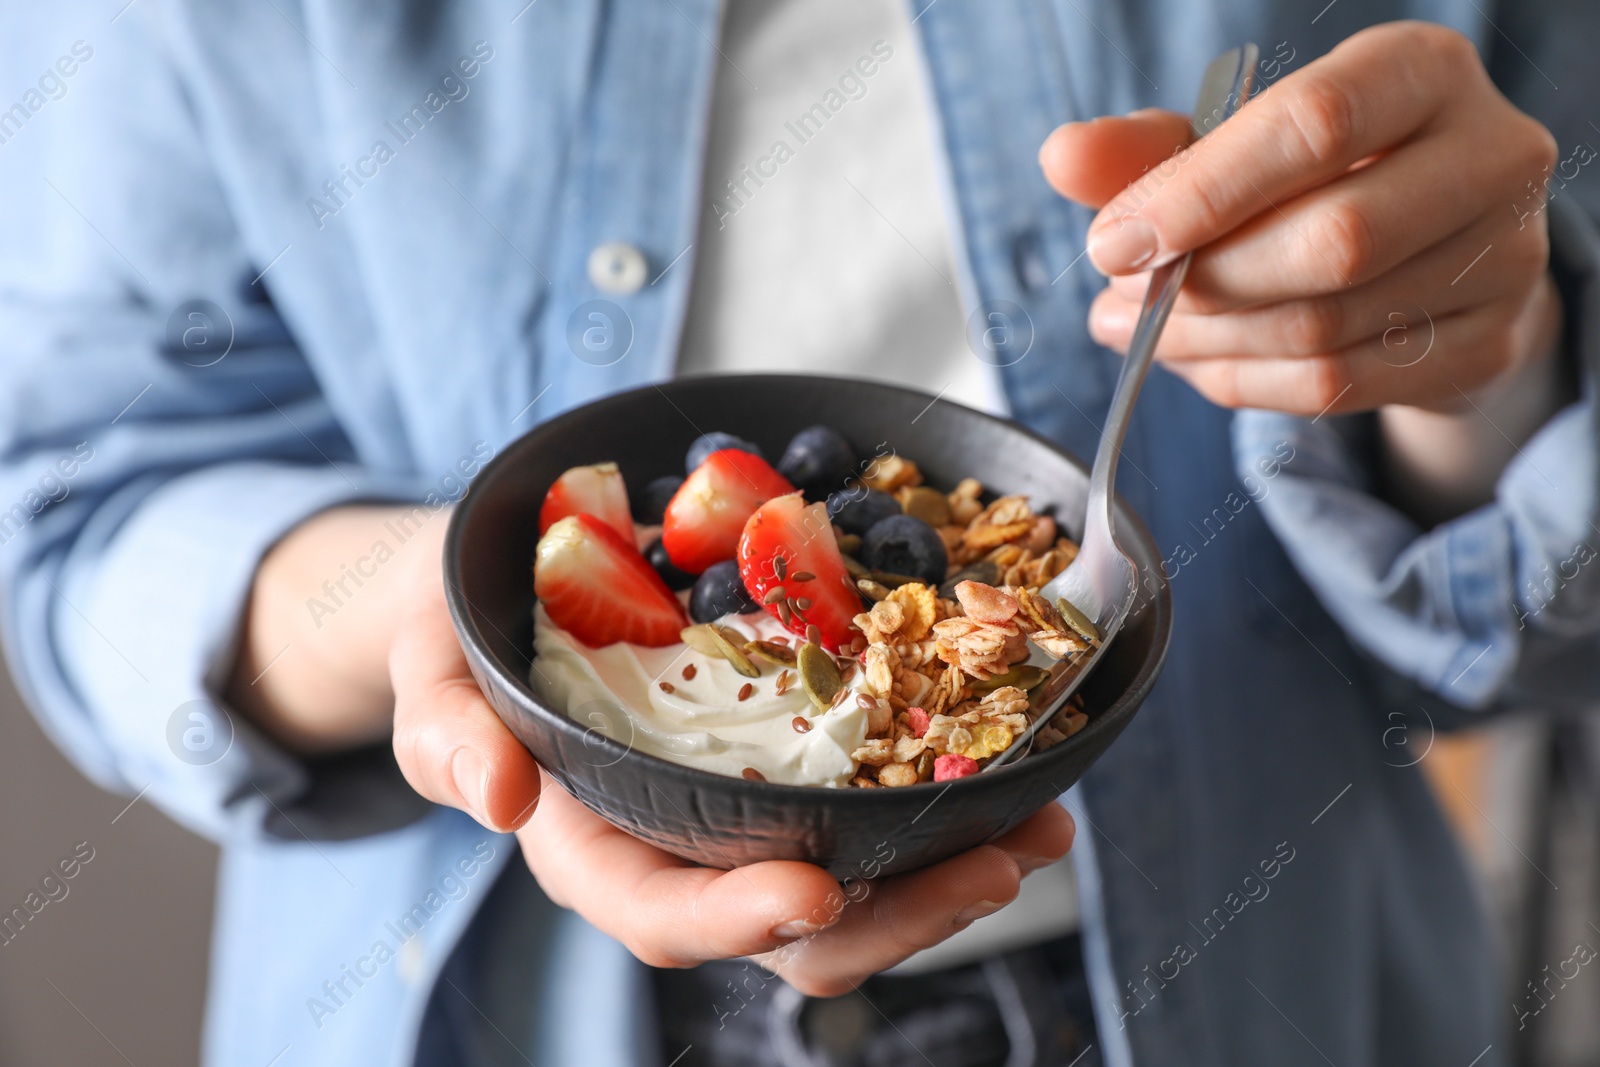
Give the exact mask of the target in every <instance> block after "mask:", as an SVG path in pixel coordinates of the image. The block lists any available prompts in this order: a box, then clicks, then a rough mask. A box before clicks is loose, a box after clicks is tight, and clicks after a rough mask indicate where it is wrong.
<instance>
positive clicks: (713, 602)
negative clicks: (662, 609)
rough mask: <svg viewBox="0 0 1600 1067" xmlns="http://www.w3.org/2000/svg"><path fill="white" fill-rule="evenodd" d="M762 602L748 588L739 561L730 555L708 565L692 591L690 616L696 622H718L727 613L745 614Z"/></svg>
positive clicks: (690, 595)
mask: <svg viewBox="0 0 1600 1067" xmlns="http://www.w3.org/2000/svg"><path fill="white" fill-rule="evenodd" d="M760 606H761V605H759V604H757V603H756V602H755V600H754V599H753V598H752V597H751V596H750V594H749V593H748V592H747V591H746V590H745V587H744V579H743V578H741V577H740V576H739V564H737V563H735V562H734V561H733V560H731V559H725V560H723V561H722V562H721V563H713V564H712V565H711V566H709V567H707V568H706V571H705V573H704V574H702V575H701V576H700V577H699V578H698V579H696V581H695V583H694V592H692V593H690V594H689V618H691V619H693V620H694V621H695V622H715V621H716V620H718V619H720V618H722V616H724V615H729V614H735V615H743V614H744V613H745V612H747V611H754V610H756V608H758V607H760Z"/></svg>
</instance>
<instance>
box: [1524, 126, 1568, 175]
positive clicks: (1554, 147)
mask: <svg viewBox="0 0 1600 1067" xmlns="http://www.w3.org/2000/svg"><path fill="white" fill-rule="evenodd" d="M1522 126H1523V128H1524V130H1525V137H1526V140H1527V153H1528V156H1529V160H1530V161H1531V163H1532V164H1533V166H1534V168H1535V169H1538V170H1546V169H1548V168H1550V167H1553V166H1555V165H1556V159H1557V158H1559V157H1560V155H1561V145H1560V143H1559V142H1557V141H1556V137H1555V134H1553V133H1551V132H1550V131H1549V129H1547V128H1546V127H1545V125H1544V123H1542V122H1540V121H1538V120H1537V119H1533V118H1529V117H1527V116H1526V115H1524V116H1522Z"/></svg>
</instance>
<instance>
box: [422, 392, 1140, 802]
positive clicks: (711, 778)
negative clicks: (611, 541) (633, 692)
mask: <svg viewBox="0 0 1600 1067" xmlns="http://www.w3.org/2000/svg"><path fill="white" fill-rule="evenodd" d="M790 380H799V381H804V382H808V383H813V384H814V383H816V382H818V381H825V382H834V383H839V384H848V385H849V386H850V387H851V388H869V389H878V390H883V391H886V392H891V393H899V394H903V395H907V396H914V397H917V398H923V399H928V400H929V401H930V403H929V405H928V407H929V408H930V409H931V408H932V407H933V405H934V404H935V403H939V402H940V401H943V402H945V403H948V404H951V405H952V406H954V407H959V408H961V409H962V410H963V411H964V412H966V413H969V414H971V415H974V416H977V417H978V418H981V419H983V420H986V421H988V422H991V423H995V424H998V425H999V426H1001V427H1003V428H1004V429H1005V430H1007V431H1008V432H1011V433H1016V434H1021V435H1022V436H1024V437H1027V438H1029V439H1031V440H1033V441H1034V442H1036V443H1038V444H1040V445H1043V446H1044V447H1045V448H1047V449H1049V450H1050V451H1052V452H1054V453H1056V454H1057V455H1058V456H1060V457H1061V458H1062V459H1064V460H1066V461H1067V462H1068V463H1070V464H1071V465H1072V466H1074V467H1077V468H1078V469H1079V470H1080V471H1081V472H1083V474H1084V477H1085V479H1086V480H1087V478H1088V474H1089V467H1088V465H1087V464H1086V463H1084V462H1083V460H1082V459H1080V458H1079V457H1078V456H1076V455H1075V454H1073V453H1072V452H1070V451H1068V450H1067V449H1066V448H1064V447H1063V446H1062V445H1060V444H1059V443H1057V442H1056V441H1053V440H1051V439H1050V438H1048V437H1046V436H1044V435H1043V434H1041V433H1038V432H1037V431H1035V430H1033V429H1032V428H1031V427H1029V426H1026V425H1024V424H1023V423H1020V422H1017V421H1015V420H1013V419H1009V418H1004V417H1001V416H998V415H992V414H990V413H989V412H986V411H981V410H979V409H977V408H971V407H967V406H966V405H964V404H960V403H958V402H956V401H952V400H948V399H945V398H944V397H942V396H936V395H934V394H931V393H925V392H923V391H921V390H918V389H912V388H910V387H908V386H904V385H898V384H895V383H892V382H883V381H878V380H875V379H870V378H845V377H841V376H839V375H831V374H777V373H773V374H765V373H754V374H718V375H701V376H691V377H688V378H678V379H671V380H669V381H667V382H651V383H647V384H645V385H641V386H636V387H634V388H631V389H622V390H618V391H616V392H612V393H606V394H604V395H602V396H598V397H595V398H594V399H592V400H589V401H587V402H586V403H583V404H580V405H578V406H576V407H573V408H569V409H568V410H566V411H563V412H561V413H560V414H557V415H555V416H552V417H551V418H549V419H546V420H545V421H543V422H541V423H539V424H538V425H537V426H534V427H533V428H531V429H529V430H528V431H526V432H525V433H522V434H520V435H518V436H517V437H515V438H513V439H512V440H510V441H508V442H506V443H505V444H504V445H503V446H501V448H500V449H499V451H498V452H497V453H496V454H495V456H494V457H493V458H492V459H490V461H489V462H488V463H486V464H485V465H484V466H483V468H482V469H481V470H480V471H479V472H478V473H477V475H476V476H475V477H474V478H473V479H472V482H471V484H470V485H469V486H468V489H467V492H466V494H465V495H464V496H463V497H462V499H461V501H460V502H459V503H458V504H457V505H456V506H455V508H454V509H453V510H452V512H451V515H450V525H449V527H448V529H447V530H446V533H445V542H444V561H443V562H444V582H445V600H446V603H447V605H448V607H449V610H450V619H451V622H452V624H453V625H454V628H455V631H456V636H457V639H458V640H459V641H460V642H461V643H462V645H463V651H464V652H465V653H466V654H467V657H468V659H469V661H476V662H478V663H480V664H481V665H482V667H483V669H484V670H486V671H489V672H490V673H492V674H493V675H494V676H495V677H496V679H497V680H498V681H499V683H500V685H501V688H502V689H503V690H504V691H505V692H507V693H508V694H510V695H511V696H512V697H513V698H514V699H515V701H516V703H517V705H518V706H519V708H520V709H521V710H522V711H523V712H524V713H526V714H531V715H532V716H533V717H534V718H536V719H538V720H540V721H541V722H542V723H544V724H545V725H546V726H547V727H551V728H554V729H555V730H557V731H559V732H561V733H563V734H565V735H567V737H568V738H569V739H570V740H572V741H574V742H576V743H579V744H590V745H592V744H594V742H591V741H586V740H585V739H586V738H588V737H590V736H591V735H597V736H598V737H599V750H600V751H609V750H612V749H615V750H617V759H616V760H614V761H613V762H612V763H610V764H606V765H604V766H605V767H615V766H620V765H621V764H622V761H623V760H625V759H628V758H629V757H630V756H631V757H633V758H634V759H641V758H642V759H644V760H647V761H648V765H649V766H652V767H653V768H654V770H653V771H652V773H656V774H666V775H667V776H668V777H671V778H675V779H679V780H680V781H686V784H689V785H693V784H695V783H701V784H710V783H712V782H716V783H723V786H722V787H723V788H729V787H730V786H729V785H728V783H736V785H733V786H731V788H735V789H737V788H741V787H742V788H744V789H747V790H751V791H754V793H756V794H757V795H761V794H765V795H767V796H769V797H772V798H782V797H796V798H798V797H802V796H804V797H811V798H813V799H819V798H824V797H826V798H842V797H845V796H850V795H852V794H864V795H865V796H866V797H867V798H871V797H875V796H876V795H877V794H878V793H879V790H876V789H851V788H847V787H843V786H840V787H828V786H821V785H794V784H789V783H786V782H771V781H767V780H765V779H760V780H752V779H747V778H735V777H734V776H732V775H728V774H719V773H717V772H715V771H708V770H702V769H701V768H699V767H691V766H688V765H686V764H682V763H675V762H673V761H672V760H668V759H664V758H662V757H660V756H656V755H654V754H652V753H649V752H646V751H644V750H642V749H638V748H634V747H633V746H632V745H627V744H624V743H623V742H621V741H617V740H615V739H613V738H611V737H608V736H607V735H605V734H604V733H601V732H600V731H598V730H594V729H593V728H590V727H585V726H582V725H581V724H579V723H578V722H576V721H575V720H574V719H573V718H572V717H571V716H570V715H567V714H565V713H562V712H560V711H558V710H556V709H555V708H553V707H550V706H547V705H546V704H545V703H544V701H543V700H542V699H541V698H540V697H539V696H538V694H536V693H535V692H534V691H533V687H532V685H531V684H530V683H529V681H528V679H527V678H525V677H522V676H521V675H519V674H517V673H516V672H514V671H511V670H508V669H506V666H505V665H504V664H503V663H502V662H501V660H500V658H499V657H498V656H496V655H494V654H493V653H492V652H491V651H490V646H489V643H488V641H487V640H486V639H485V637H484V634H483V631H482V629H481V628H480V627H479V626H478V624H477V622H476V620H475V619H474V617H473V611H472V605H471V602H470V601H469V600H468V599H467V596H466V592H465V590H463V589H462V585H461V569H462V561H461V551H462V541H463V539H464V537H465V530H466V527H467V525H468V523H469V522H470V521H471V519H470V516H471V515H472V514H473V512H474V510H475V507H476V505H477V504H478V503H480V502H481V500H482V497H483V494H482V493H481V492H476V491H474V490H475V489H476V488H477V487H478V486H479V485H480V484H483V483H486V482H487V481H489V480H492V479H493V478H494V477H496V476H497V475H499V474H500V473H501V472H502V471H503V470H505V469H506V468H509V467H511V466H513V465H514V464H515V463H516V462H517V460H518V458H519V456H520V455H521V453H522V452H523V451H524V450H525V449H527V448H530V447H532V439H533V438H535V437H538V436H542V435H544V434H547V433H551V432H556V431H557V430H558V428H560V427H562V426H564V425H566V424H568V423H571V422H577V421H580V420H582V419H584V418H586V417H589V416H590V414H591V413H592V409H594V408H595V407H596V406H598V405H600V404H602V403H611V402H615V401H617V400H620V399H625V398H630V397H636V396H638V395H640V394H643V393H649V392H652V391H654V392H662V390H661V386H662V385H669V386H670V385H675V384H678V383H681V382H691V381H699V382H707V381H715V382H717V383H719V384H722V383H728V384H740V383H758V382H759V383H765V384H767V385H771V386H779V385H781V383H783V382H784V381H790ZM662 395H663V396H664V397H666V394H665V393H662ZM666 399H667V401H668V403H671V402H672V400H671V397H666ZM984 488H985V489H986V490H987V489H990V488H992V487H990V486H987V485H985V487H984ZM1112 507H1113V509H1114V514H1115V516H1116V518H1117V520H1118V531H1117V535H1118V538H1119V539H1121V538H1124V537H1127V538H1130V539H1132V540H1136V541H1139V542H1142V547H1143V548H1144V549H1146V552H1147V555H1148V556H1149V558H1150V559H1152V560H1155V561H1156V565H1155V567H1154V569H1153V570H1154V581H1155V592H1154V595H1153V596H1151V597H1149V598H1148V600H1147V601H1146V603H1145V607H1143V608H1140V609H1138V610H1139V611H1141V612H1142V611H1145V610H1154V611H1155V612H1156V618H1155V634H1154V635H1153V652H1154V654H1153V655H1151V656H1149V657H1148V658H1147V659H1146V660H1145V662H1144V663H1143V664H1141V665H1140V668H1139V670H1138V671H1137V672H1136V673H1135V674H1134V676H1133V678H1132V680H1131V681H1130V683H1129V684H1128V685H1127V686H1126V687H1125V688H1124V689H1123V690H1122V692H1121V694H1119V695H1118V696H1117V698H1116V699H1115V700H1113V701H1111V703H1109V704H1108V705H1106V706H1105V707H1104V708H1102V709H1100V711H1099V713H1098V714H1096V715H1093V716H1091V717H1090V719H1089V724H1088V725H1087V726H1085V727H1084V728H1083V729H1082V730H1080V731H1078V732H1077V733H1076V734H1073V735H1072V736H1071V737H1069V738H1067V739H1066V740H1065V741H1062V742H1060V743H1058V744H1056V745H1054V746H1052V747H1051V748H1049V749H1047V750H1045V751H1044V752H1040V753H1032V754H1030V755H1029V756H1026V757H1023V758H1021V759H1015V760H1012V761H1011V762H1010V763H1007V764H1006V765H1005V766H1003V767H1000V768H998V769H996V770H995V771H994V772H992V773H988V774H974V775H968V776H966V777H965V778H957V779H951V780H947V781H944V782H917V783H916V784H914V785H910V786H899V787H897V788H895V789H894V790H893V792H894V793H895V794H897V795H903V794H908V793H909V794H911V795H928V794H929V793H932V792H934V791H935V788H936V787H942V788H940V791H939V793H938V795H939V796H943V790H948V789H949V788H950V787H951V786H955V785H959V784H961V783H966V782H970V783H971V785H962V788H974V787H976V786H977V785H978V784H979V783H982V782H985V781H987V782H989V783H990V784H994V783H1001V782H1006V781H1009V780H1011V779H1012V778H1013V777H1015V776H1016V775H1018V774H1022V773H1026V769H1027V768H1028V767H1029V765H1030V764H1032V765H1033V766H1035V767H1037V766H1038V765H1037V764H1036V763H1034V762H1033V761H1034V760H1035V759H1038V758H1040V757H1047V756H1048V754H1050V753H1057V754H1059V755H1060V756H1061V757H1065V756H1066V755H1067V754H1068V753H1069V752H1071V751H1073V750H1075V749H1080V748H1087V747H1090V746H1091V744H1092V742H1093V741H1094V739H1095V738H1097V737H1098V735H1099V734H1101V733H1104V732H1105V731H1107V730H1118V731H1120V730H1121V728H1122V727H1123V725H1125V723H1126V720H1127V719H1128V718H1130V717H1131V716H1132V715H1133V714H1134V712H1135V711H1137V709H1138V708H1139V706H1140V705H1142V704H1143V702H1144V700H1145V698H1146V697H1147V696H1148V695H1149V692H1150V690H1151V689H1152V688H1153V687H1154V685H1155V682H1156V679H1157V678H1159V677H1160V675H1161V671H1162V668H1163V667H1164V666H1165V664H1166V659H1167V654H1168V651H1169V649H1170V647H1171V637H1172V591H1171V586H1170V583H1169V582H1168V579H1167V576H1166V574H1165V572H1164V571H1163V570H1162V567H1161V565H1160V561H1161V558H1162V557H1161V552H1160V548H1159V546H1158V545H1157V544H1156V541H1155V538H1154V536H1152V534H1151V533H1150V530H1149V528H1148V527H1147V526H1146V525H1145V523H1144V520H1143V519H1142V518H1141V517H1140V516H1139V514H1138V513H1137V512H1136V511H1135V510H1134V509H1133V507H1132V505H1130V504H1129V503H1128V502H1127V501H1126V500H1125V499H1124V498H1123V497H1122V495H1121V494H1120V493H1118V494H1114V495H1113V501H1112ZM1124 523H1126V526H1124V525H1123V524H1124ZM529 582H530V584H531V582H532V577H531V575H530V577H529ZM502 636H504V635H502ZM529 663H530V664H531V663H532V656H531V655H530V656H529ZM485 699H488V694H485ZM489 705H490V707H495V704H494V701H493V700H489ZM495 714H496V715H497V716H499V715H500V711H499V709H498V708H497V707H496V708H495ZM508 728H509V724H508ZM514 734H515V731H513V735H514ZM518 742H519V743H521V739H520V738H518ZM524 747H526V745H524ZM546 769H547V770H549V771H550V772H551V773H552V774H557V775H558V776H559V774H560V768H546ZM833 802H836V803H845V804H850V803H858V804H869V803H873V802H874V801H873V800H871V799H861V800H855V801H851V800H836V801H833ZM931 804H932V802H931V801H930V806H931ZM924 810H926V809H924ZM919 817H920V816H919Z"/></svg>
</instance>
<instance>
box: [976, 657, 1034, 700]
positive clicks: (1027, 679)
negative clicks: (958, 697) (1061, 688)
mask: <svg viewBox="0 0 1600 1067" xmlns="http://www.w3.org/2000/svg"><path fill="white" fill-rule="evenodd" d="M1048 677H1050V672H1049V671H1047V670H1045V669H1044V668H1043V667H1035V666H1033V665H1032V664H1028V663H1019V664H1017V665H1016V666H1015V667H1012V668H1011V669H1010V670H1008V671H1006V672H1005V673H1004V674H997V675H995V676H994V677H993V678H990V679H989V680H988V681H983V680H974V681H973V682H972V683H971V685H970V688H971V690H972V693H973V695H975V696H976V695H977V694H979V693H992V692H994V691H995V690H996V689H1004V688H1005V687H1006V686H1008V685H1014V686H1016V687H1017V688H1018V689H1033V688H1034V687H1035V686H1037V685H1039V683H1040V682H1043V681H1044V680H1045V679H1046V678H1048Z"/></svg>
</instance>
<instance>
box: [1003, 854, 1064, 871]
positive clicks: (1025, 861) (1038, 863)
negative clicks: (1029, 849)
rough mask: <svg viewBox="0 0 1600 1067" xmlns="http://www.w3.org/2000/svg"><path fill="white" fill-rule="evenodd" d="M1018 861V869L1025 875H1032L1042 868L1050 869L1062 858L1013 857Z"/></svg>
mask: <svg viewBox="0 0 1600 1067" xmlns="http://www.w3.org/2000/svg"><path fill="white" fill-rule="evenodd" d="M1011 858H1012V859H1014V860H1016V861H1017V867H1018V869H1020V870H1021V871H1022V873H1023V874H1032V873H1033V872H1034V871H1037V870H1038V869H1039V868H1041V867H1048V866H1050V865H1051V864H1052V863H1055V862H1056V861H1057V860H1059V859H1060V858H1061V857H1060V856H1055V857H1051V856H1012V857H1011Z"/></svg>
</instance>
